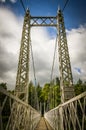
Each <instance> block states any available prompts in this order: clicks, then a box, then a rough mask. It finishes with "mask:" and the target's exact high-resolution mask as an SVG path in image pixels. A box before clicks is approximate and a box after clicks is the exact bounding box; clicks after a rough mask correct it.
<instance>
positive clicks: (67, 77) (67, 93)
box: [57, 9, 74, 103]
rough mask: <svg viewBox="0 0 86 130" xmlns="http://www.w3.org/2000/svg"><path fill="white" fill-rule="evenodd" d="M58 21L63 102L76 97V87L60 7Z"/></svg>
mask: <svg viewBox="0 0 86 130" xmlns="http://www.w3.org/2000/svg"><path fill="white" fill-rule="evenodd" d="M57 22H58V23H57V29H58V53H59V70H60V89H61V102H62V103H63V102H65V101H67V100H69V99H71V98H72V97H74V87H73V77H72V71H71V64H70V57H69V52H68V45H67V38H66V32H65V25H64V18H63V14H62V11H61V10H60V9H58V15H57Z"/></svg>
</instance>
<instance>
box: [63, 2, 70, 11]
mask: <svg viewBox="0 0 86 130" xmlns="http://www.w3.org/2000/svg"><path fill="white" fill-rule="evenodd" d="M68 2H69V0H66V2H65V4H64V7H63V10H62V12H63V11H64V10H65V8H66V6H67V4H68Z"/></svg>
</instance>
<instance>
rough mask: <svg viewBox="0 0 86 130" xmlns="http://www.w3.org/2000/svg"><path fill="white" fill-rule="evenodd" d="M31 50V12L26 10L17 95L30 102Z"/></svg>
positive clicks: (16, 88) (17, 79)
mask: <svg viewBox="0 0 86 130" xmlns="http://www.w3.org/2000/svg"><path fill="white" fill-rule="evenodd" d="M29 52H30V13H29V10H27V11H26V14H25V17H24V24H23V31H22V39H21V47H20V55H19V63H18V71H17V77H16V86H15V95H16V96H17V97H18V98H20V99H21V100H23V101H25V102H27V103H28V81H29V74H28V73H29Z"/></svg>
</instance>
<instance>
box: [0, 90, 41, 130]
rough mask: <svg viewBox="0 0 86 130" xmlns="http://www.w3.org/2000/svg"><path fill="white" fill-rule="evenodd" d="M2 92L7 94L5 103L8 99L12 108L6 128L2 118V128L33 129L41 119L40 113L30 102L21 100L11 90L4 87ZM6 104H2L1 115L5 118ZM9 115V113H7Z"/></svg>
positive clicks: (0, 121)
mask: <svg viewBox="0 0 86 130" xmlns="http://www.w3.org/2000/svg"><path fill="white" fill-rule="evenodd" d="M0 93H3V94H4V95H6V98H5V99H4V101H3V102H4V103H6V100H8V99H10V100H8V101H9V104H10V110H9V111H11V114H10V115H9V119H8V122H7V125H6V126H5V128H3V124H4V122H3V119H1V120H0V124H1V125H0V130H3V129H5V130H12V129H14V130H16V129H18V130H20V129H24V130H28V129H29V130H33V129H34V128H35V127H36V126H37V124H38V122H39V120H40V117H41V115H40V113H39V112H38V111H37V110H35V109H34V108H32V107H31V106H30V105H29V104H27V103H25V102H23V101H21V100H20V99H19V98H17V97H16V96H14V95H12V94H11V93H10V92H8V91H6V90H5V89H3V88H0ZM5 107H6V106H5V105H4V107H2V106H0V108H1V109H0V117H1V118H3V113H2V111H4V109H6V108H5ZM6 114H7V116H8V113H6Z"/></svg>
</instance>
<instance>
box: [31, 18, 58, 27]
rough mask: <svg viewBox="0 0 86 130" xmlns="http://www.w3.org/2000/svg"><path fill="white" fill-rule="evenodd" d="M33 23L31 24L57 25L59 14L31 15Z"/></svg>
mask: <svg viewBox="0 0 86 130" xmlns="http://www.w3.org/2000/svg"><path fill="white" fill-rule="evenodd" d="M30 19H31V23H30V26H53V27H57V16H56V17H54V16H48V17H46V16H44V17H42V16H37V17H32V16H31V17H30Z"/></svg>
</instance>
